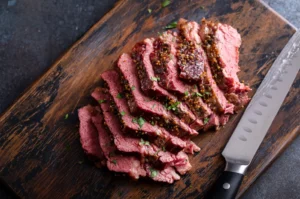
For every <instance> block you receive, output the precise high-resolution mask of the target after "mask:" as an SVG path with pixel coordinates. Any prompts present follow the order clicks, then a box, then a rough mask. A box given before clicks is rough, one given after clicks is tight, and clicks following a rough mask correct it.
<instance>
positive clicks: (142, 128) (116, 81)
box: [101, 70, 186, 149]
mask: <svg viewBox="0 0 300 199" xmlns="http://www.w3.org/2000/svg"><path fill="white" fill-rule="evenodd" d="M101 77H102V79H103V80H104V81H105V82H106V84H107V86H108V88H109V90H108V92H109V94H110V96H111V97H112V99H113V102H114V103H113V104H112V106H116V108H117V109H118V112H119V113H120V114H118V115H119V119H120V120H121V122H122V124H123V129H124V131H126V132H132V133H133V134H136V135H137V136H139V137H144V136H145V135H148V136H149V137H150V139H151V138H152V139H153V140H154V143H155V144H156V145H157V146H160V147H165V148H166V149H173V148H175V149H183V148H185V147H186V142H185V141H183V140H182V139H180V138H178V137H176V136H173V135H171V134H170V133H169V132H168V131H166V130H165V129H164V128H161V127H159V126H157V125H155V124H150V123H148V122H147V121H145V122H144V124H142V125H139V124H138V123H137V122H135V120H137V119H136V117H134V116H133V115H131V113H130V110H129V107H128V104H127V100H126V98H125V97H123V93H124V91H123V87H122V85H121V83H120V77H119V74H118V73H117V72H116V71H115V70H109V71H106V72H104V73H102V75H101Z"/></svg>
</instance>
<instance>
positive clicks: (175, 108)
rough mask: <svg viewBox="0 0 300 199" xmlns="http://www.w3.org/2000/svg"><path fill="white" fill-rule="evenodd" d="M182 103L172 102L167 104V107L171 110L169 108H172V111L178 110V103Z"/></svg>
mask: <svg viewBox="0 0 300 199" xmlns="http://www.w3.org/2000/svg"><path fill="white" fill-rule="evenodd" d="M179 104H180V102H179V101H177V102H175V103H172V104H170V105H166V106H165V107H166V109H167V110H168V111H169V110H172V111H176V110H177V108H178V105H179Z"/></svg>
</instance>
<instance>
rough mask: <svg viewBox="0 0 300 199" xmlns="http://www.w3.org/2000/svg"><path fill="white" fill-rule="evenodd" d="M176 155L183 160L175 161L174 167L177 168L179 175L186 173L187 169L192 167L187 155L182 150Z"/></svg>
mask: <svg viewBox="0 0 300 199" xmlns="http://www.w3.org/2000/svg"><path fill="white" fill-rule="evenodd" d="M198 148H199V147H198ZM199 150H200V148H199ZM177 157H178V158H180V159H183V161H180V162H177V163H176V164H175V168H176V170H177V172H178V173H180V174H181V175H184V174H186V173H187V172H188V171H189V170H191V169H192V165H191V163H190V162H189V159H188V156H187V154H186V153H184V152H183V151H180V152H179V153H178V154H177Z"/></svg>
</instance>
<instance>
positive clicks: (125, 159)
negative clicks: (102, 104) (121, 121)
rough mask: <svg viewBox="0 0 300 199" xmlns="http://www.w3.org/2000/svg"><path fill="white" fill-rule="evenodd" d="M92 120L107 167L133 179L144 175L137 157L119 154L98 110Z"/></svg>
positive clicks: (143, 169) (144, 172) (141, 164)
mask: <svg viewBox="0 0 300 199" xmlns="http://www.w3.org/2000/svg"><path fill="white" fill-rule="evenodd" d="M92 122H93V124H94V125H95V127H96V129H97V131H98V140H99V143H100V147H101V149H102V151H103V153H104V155H105V157H106V159H107V167H108V169H109V170H111V171H115V172H122V173H126V174H128V175H129V176H130V177H132V178H134V179H138V178H139V177H140V176H143V177H144V176H146V170H145V168H144V165H143V163H142V162H141V161H140V159H139V158H137V157H135V156H133V155H125V154H121V153H120V152H119V151H118V150H117V148H116V146H115V145H114V143H113V138H112V137H111V134H110V132H109V130H108V129H107V127H106V126H105V125H104V119H103V116H102V114H101V113H100V112H97V114H95V115H93V116H92Z"/></svg>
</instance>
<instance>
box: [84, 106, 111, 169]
mask: <svg viewBox="0 0 300 199" xmlns="http://www.w3.org/2000/svg"><path fill="white" fill-rule="evenodd" d="M94 114H96V112H95V109H94V108H93V107H92V106H90V105H88V106H85V107H82V108H80V109H79V110H78V117H79V121H80V127H79V134H80V142H81V146H82V148H83V150H84V152H85V153H86V154H87V155H88V157H89V158H90V159H91V160H92V161H94V162H95V165H96V166H101V165H105V162H106V160H105V157H104V155H103V151H102V150H101V148H100V146H99V142H98V133H97V129H96V128H95V126H94V125H93V123H92V115H94Z"/></svg>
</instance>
